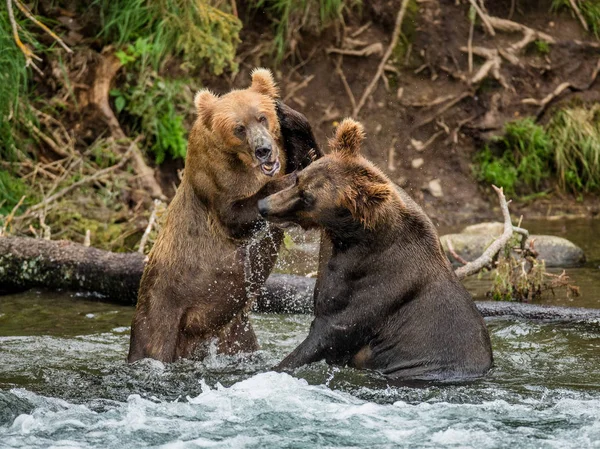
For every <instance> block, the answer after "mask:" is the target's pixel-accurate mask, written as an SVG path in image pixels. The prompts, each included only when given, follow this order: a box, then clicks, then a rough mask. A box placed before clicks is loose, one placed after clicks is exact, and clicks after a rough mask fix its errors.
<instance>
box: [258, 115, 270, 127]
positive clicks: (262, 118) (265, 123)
mask: <svg viewBox="0 0 600 449" xmlns="http://www.w3.org/2000/svg"><path fill="white" fill-rule="evenodd" d="M258 121H259V122H260V124H261V125H263V126H265V127H266V126H268V125H269V121H268V120H267V117H266V116H264V115H261V116H260V117H258Z"/></svg>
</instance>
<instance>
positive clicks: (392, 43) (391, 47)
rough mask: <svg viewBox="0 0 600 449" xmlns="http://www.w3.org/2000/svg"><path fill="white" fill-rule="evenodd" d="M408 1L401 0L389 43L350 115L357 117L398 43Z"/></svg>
mask: <svg viewBox="0 0 600 449" xmlns="http://www.w3.org/2000/svg"><path fill="white" fill-rule="evenodd" d="M408 2H409V0H402V5H401V6H400V11H398V16H396V24H395V25H394V31H393V33H392V40H391V41H390V45H389V46H388V48H387V50H386V51H385V53H384V55H383V57H382V58H381V61H380V62H379V67H377V72H376V73H375V76H374V77H373V79H372V80H371V82H370V83H369V85H368V86H367V87H366V88H365V91H364V92H363V94H362V96H361V97H360V100H359V101H358V103H357V105H356V108H354V110H353V111H352V116H353V117H355V118H356V117H358V114H359V113H360V110H361V109H362V108H363V106H364V105H365V103H366V102H367V98H369V96H370V95H371V94H372V93H373V91H374V90H375V86H377V82H378V81H379V78H381V75H382V74H383V71H384V68H385V65H386V63H387V61H388V59H390V56H391V55H392V51H393V50H394V48H396V44H397V43H398V38H399V37H400V33H401V32H402V21H403V20H404V13H405V12H406V7H407V6H408Z"/></svg>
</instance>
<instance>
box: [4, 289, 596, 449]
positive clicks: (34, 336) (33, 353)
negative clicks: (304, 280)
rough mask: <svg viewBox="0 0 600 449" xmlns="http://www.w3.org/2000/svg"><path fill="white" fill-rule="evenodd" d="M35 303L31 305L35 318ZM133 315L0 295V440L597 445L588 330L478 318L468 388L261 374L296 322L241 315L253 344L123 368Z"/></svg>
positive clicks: (302, 329)
mask: <svg viewBox="0 0 600 449" xmlns="http://www.w3.org/2000/svg"><path fill="white" fill-rule="evenodd" d="M42 311H43V313H42ZM132 312H133V310H132V309H131V308H127V307H119V306H115V305H110V304H100V303H96V302H91V301H83V300H81V299H78V300H73V299H72V298H69V297H68V296H65V295H62V296H61V295H57V294H53V295H50V294H44V295H36V294H31V293H30V294H25V295H18V296H12V297H4V298H3V300H2V302H1V303H0V313H1V314H3V315H2V316H0V332H2V335H3V336H2V337H1V338H0V360H1V361H2V363H1V364H0V447H16V448H20V447H22V448H46V447H83V448H87V447H102V448H119V449H121V448H124V447H165V448H187V447H190V448H192V447H231V448H242V447H243V448H282V447H293V448H305V447H306V448H312V447H315V448H316V447H398V446H400V447H441V446H443V447H477V448H486V447H548V448H550V447H561V448H564V447H572V448H582V447H598V446H599V444H600V370H598V362H597V360H598V355H599V354H600V328H599V327H598V324H597V323H596V324H593V323H592V324H571V325H563V324H561V325H558V324H553V323H527V322H519V321H517V322H509V321H505V320H499V319H494V320H491V321H488V326H489V328H490V331H491V333H492V340H493V344H494V349H495V358H496V367H495V368H494V370H493V372H492V373H491V374H490V375H489V376H488V377H486V378H485V379H482V380H479V381H477V382H473V383H465V384H452V385H443V384H442V385H440V384H438V385H428V386H422V387H419V388H415V387H409V386H394V385H388V382H387V381H386V380H385V379H384V378H382V377H381V376H378V375H377V374H375V373H370V372H367V371H356V370H353V369H349V368H339V367H329V366H327V365H325V364H314V365H311V366H308V367H304V368H301V369H299V370H297V371H296V372H294V373H292V374H293V375H290V374H285V373H274V372H272V371H271V370H270V369H271V367H272V366H273V365H275V364H276V363H277V362H278V361H279V360H281V358H282V357H283V356H285V355H286V354H287V353H288V352H289V351H291V350H292V349H293V348H294V347H295V346H296V345H297V344H298V343H299V342H300V341H301V340H302V339H303V337H304V336H305V335H306V332H307V330H308V325H309V323H310V320H311V317H310V316H299V315H254V316H253V317H252V318H253V322H254V328H255V329H256V331H257V334H258V337H259V340H260V342H261V345H262V350H261V351H259V352H257V353H255V354H252V355H246V356H241V355H238V356H222V355H215V354H214V353H213V354H212V355H211V356H210V357H208V358H207V359H206V360H204V361H202V362H199V361H190V360H185V361H179V362H176V363H173V364H170V365H164V364H162V363H160V362H156V361H152V360H143V361H140V362H138V363H136V364H133V365H127V364H126V363H125V356H126V353H127V347H128V342H129V341H128V338H129V336H128V331H129V327H128V323H129V320H130V318H131V314H132Z"/></svg>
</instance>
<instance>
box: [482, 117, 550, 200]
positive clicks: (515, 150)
mask: <svg viewBox="0 0 600 449" xmlns="http://www.w3.org/2000/svg"><path fill="white" fill-rule="evenodd" d="M492 147H493V148H494V150H492ZM476 162H477V164H478V166H477V168H476V176H477V177H478V179H479V180H480V181H481V182H485V183H487V184H495V185H497V186H499V187H504V191H505V193H506V194H507V195H515V194H521V195H522V194H525V193H527V192H529V191H532V190H535V191H537V190H539V189H540V188H541V187H542V185H543V181H545V180H546V179H548V178H549V177H550V175H551V172H552V171H551V170H552V143H551V141H550V139H549V137H548V135H547V134H546V132H545V131H544V128H542V127H541V126H539V125H537V124H535V122H534V121H533V120H532V119H531V118H526V119H522V120H517V121H514V122H509V123H507V124H506V126H505V134H504V136H502V137H498V138H496V139H494V141H493V142H492V145H491V146H486V147H485V148H484V149H483V151H481V152H480V153H479V154H478V155H477V156H476Z"/></svg>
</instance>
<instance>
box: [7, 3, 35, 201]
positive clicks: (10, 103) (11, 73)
mask: <svg viewBox="0 0 600 449" xmlns="http://www.w3.org/2000/svg"><path fill="white" fill-rule="evenodd" d="M22 39H23V37H22ZM25 42H28V41H27V40H25ZM0 49H1V50H0V68H1V69H0V159H3V160H13V159H14V158H15V156H16V152H17V151H18V147H19V145H18V143H17V140H18V139H16V129H15V128H16V127H18V117H19V114H20V113H21V111H22V109H23V108H22V107H21V105H20V101H19V100H20V99H21V98H23V97H24V96H25V94H26V90H27V69H26V68H25V57H24V56H23V53H21V51H20V50H19V48H18V47H17V46H16V44H15V41H14V40H13V37H12V31H11V27H10V22H9V20H8V14H7V12H6V10H5V9H1V10H0ZM0 201H1V200H0Z"/></svg>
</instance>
